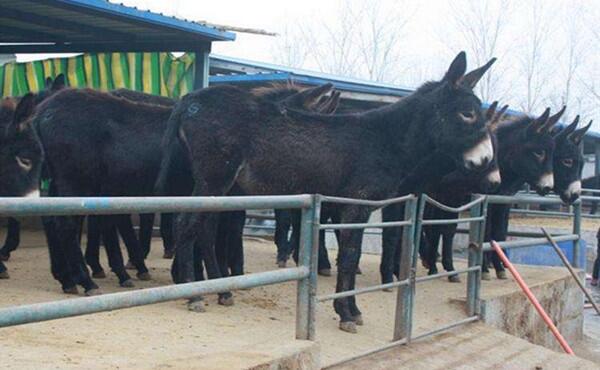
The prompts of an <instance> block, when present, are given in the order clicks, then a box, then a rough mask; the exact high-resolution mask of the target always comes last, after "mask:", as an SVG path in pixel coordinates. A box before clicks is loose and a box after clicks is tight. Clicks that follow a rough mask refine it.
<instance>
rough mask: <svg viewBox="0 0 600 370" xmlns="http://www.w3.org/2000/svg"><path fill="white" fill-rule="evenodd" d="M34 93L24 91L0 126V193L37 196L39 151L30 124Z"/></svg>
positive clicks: (39, 170)
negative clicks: (8, 116) (9, 117)
mask: <svg viewBox="0 0 600 370" xmlns="http://www.w3.org/2000/svg"><path fill="white" fill-rule="evenodd" d="M34 107H35V96H34V95H33V94H27V95H25V96H24V97H23V98H21V101H20V102H19V104H18V105H17V106H16V108H15V110H14V114H13V116H12V119H11V121H9V122H6V123H4V124H3V126H2V127H1V129H2V132H1V134H0V196H4V197H6V196H39V190H38V188H39V180H40V172H41V168H42V160H43V151H42V145H41V143H40V140H39V139H38V137H37V135H36V133H35V131H34V130H33V128H32V127H31V124H30V121H31V115H32V113H33V111H34Z"/></svg>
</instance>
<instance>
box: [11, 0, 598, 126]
mask: <svg viewBox="0 0 600 370" xmlns="http://www.w3.org/2000/svg"><path fill="white" fill-rule="evenodd" d="M111 1H113V0H111ZM114 2H120V3H123V4H125V5H129V6H136V7H138V8H141V9H147V10H151V11H154V12H162V13H164V14H167V15H173V16H176V17H179V18H184V19H189V20H196V21H207V22H209V23H215V24H224V25H231V26H237V27H247V28H255V29H263V30H266V31H270V32H274V33H277V34H278V36H263V35H251V34H245V33H237V39H236V41H234V42H215V43H213V53H215V54H221V55H227V56H234V57H239V58H245V59H250V60H256V61H264V62H270V63H279V64H288V65H290V64H296V65H293V66H294V67H301V68H305V69H314V70H320V71H323V72H330V73H338V74H347V75H351V76H352V77H358V78H364V79H379V80H381V81H383V82H388V83H394V84H397V85H400V86H404V87H416V86H418V85H419V84H420V83H422V82H424V81H426V80H430V79H438V78H440V77H441V76H442V75H443V73H444V71H445V68H446V67H447V65H448V63H449V62H450V61H451V60H452V58H453V56H454V55H456V53H457V52H458V51H460V50H466V51H467V56H468V61H469V67H470V68H474V67H476V66H477V64H483V63H484V62H485V61H487V58H489V55H484V56H483V57H482V56H478V55H475V53H474V49H473V47H472V45H473V44H474V42H475V41H476V40H474V36H473V35H472V34H469V33H468V32H465V27H466V28H470V27H473V28H477V27H482V25H481V24H484V25H485V26H487V28H493V27H491V26H490V24H492V25H495V24H496V23H495V22H498V24H500V25H501V26H502V32H501V33H500V34H499V36H498V38H497V40H496V41H497V42H496V46H495V52H494V56H496V57H498V61H497V62H496V64H495V65H494V66H493V67H492V71H493V75H492V76H490V81H489V82H487V83H489V86H490V88H489V90H488V93H487V95H489V99H488V100H496V99H497V100H500V102H501V103H507V104H509V105H510V106H511V108H513V109H516V110H522V111H529V112H531V113H532V114H535V113H536V112H542V111H543V110H544V109H545V107H547V106H550V107H552V108H553V109H559V108H560V107H561V106H562V105H563V104H564V103H565V102H567V103H568V106H569V109H568V110H567V117H566V118H567V119H572V118H574V116H575V115H576V114H582V116H583V117H582V118H583V120H584V121H585V122H587V121H589V119H592V118H594V116H599V117H598V119H597V120H596V121H597V122H595V124H594V126H593V128H594V129H595V130H596V131H600V47H599V46H598V45H600V1H597V0H522V1H517V0H428V1H417V0H303V1H294V0H252V1H245V0H220V1H197V0H169V1H165V0H115V1H114ZM365 4H367V7H366V8H365ZM471 4H476V6H471ZM371 8H377V12H378V13H377V14H378V15H377V17H378V18H377V23H378V24H379V25H381V24H386V25H387V26H386V28H385V32H384V33H383V34H382V36H378V38H379V39H383V38H385V37H389V35H390V34H393V35H395V36H396V37H395V38H393V39H391V40H392V41H393V42H391V43H390V44H389V45H388V46H389V47H388V49H390V50H392V49H393V53H391V54H393V55H394V56H395V57H394V58H391V59H390V60H391V62H390V63H387V64H389V65H388V66H386V68H385V71H383V72H381V73H379V76H378V77H374V76H373V75H372V73H369V71H368V67H365V66H364V65H363V64H364V63H362V62H361V61H362V60H363V59H361V57H360V56H359V55H358V54H356V55H354V54H353V55H352V58H354V59H352V62H351V63H346V64H350V65H349V66H347V65H346V66H344V67H339V65H338V64H339V63H337V64H336V58H337V57H338V55H337V54H336V53H335V52H332V50H333V49H336V46H339V45H338V44H339V43H341V42H346V43H347V45H346V46H348V45H349V49H350V51H351V52H352V53H354V52H355V51H356V50H359V49H360V48H359V44H360V42H362V41H364V37H366V36H365V35H367V36H368V35H369V31H370V27H371V25H370V24H369V22H368V19H369V14H370V13H369V12H370V11H371V10H372V9H371ZM344 9H346V10H347V9H351V12H352V14H353V15H354V17H355V18H352V20H351V21H350V22H349V23H348V22H346V23H344V22H345V19H346V18H344V14H345V13H344ZM536 12H537V13H536ZM373 13H374V11H373ZM348 30H350V31H348ZM536 30H537V32H536ZM486 32H487V31H486ZM347 34H351V35H352V36H351V37H348V39H347V40H346V39H345V38H344V37H343V35H347ZM332 35H333V36H332ZM386 35H387V36H386ZM476 38H477V36H475V39H476ZM534 38H539V44H540V46H539V50H537V52H538V54H539V55H538V56H537V57H535V58H533V57H532V53H533V50H532V47H531V45H532V42H533V41H532V40H533V39H534ZM573 40H574V41H573ZM384 41H385V40H384ZM488 41H489V40H488ZM569 45H576V49H577V50H576V51H577V58H576V59H577V60H576V62H577V63H575V65H576V70H575V72H574V73H572V74H571V76H572V78H570V79H568V78H567V77H566V76H569V74H568V70H569V68H570V67H571V66H572V65H573V63H569V60H570V59H569V55H571V54H570V53H569V51H570V50H573V49H569ZM384 46H385V45H384ZM480 46H481V45H480ZM481 47H482V48H489V45H483V46H481ZM340 48H341V49H343V48H342V47H340ZM346 48H348V47H346ZM574 49H575V48H574ZM289 50H292V51H294V55H293V56H291V54H292V52H291V51H289ZM297 53H300V54H301V56H300V57H297V55H296V54H297ZM307 53H308V54H310V55H309V56H306V55H307ZM380 54H381V51H380ZM282 55H283V57H282ZM341 57H344V55H342V56H341ZM27 58H28V57H27V56H20V58H19V59H20V60H27ZM329 59H331V60H329ZM478 59H480V60H478ZM483 59H485V60H483ZM531 59H535V63H534V64H535V65H536V66H538V69H537V71H536V73H535V74H534V75H533V77H530V78H528V72H527V71H528V68H530V67H531V65H533V64H532V62H531ZM365 60H366V59H365ZM539 66H543V68H539ZM566 81H569V83H568V84H567V82H566ZM527 86H529V87H530V89H529V91H530V92H531V91H532V90H536V89H538V90H539V92H537V93H533V94H532V93H530V94H527V91H528V89H527ZM566 86H569V88H568V89H567V88H566ZM481 88H482V91H481V94H484V92H483V86H481ZM566 91H568V93H567V92H566ZM594 94H596V95H594Z"/></svg>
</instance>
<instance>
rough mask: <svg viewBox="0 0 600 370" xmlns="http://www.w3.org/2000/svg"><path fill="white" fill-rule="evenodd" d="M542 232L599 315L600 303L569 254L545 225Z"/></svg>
mask: <svg viewBox="0 0 600 370" xmlns="http://www.w3.org/2000/svg"><path fill="white" fill-rule="evenodd" d="M542 232H543V233H544V235H546V239H548V241H549V242H550V245H552V248H554V251H555V252H556V254H558V257H560V260H561V261H562V263H563V264H564V265H565V267H566V268H567V270H569V272H570V273H571V276H573V279H575V282H576V283H577V285H579V288H581V290H582V291H583V294H585V296H586V297H587V299H588V301H590V303H591V304H592V307H594V309H595V310H596V312H597V313H598V315H600V307H598V305H597V304H596V302H595V301H594V298H593V297H592V295H591V294H590V292H589V291H588V290H587V289H586V287H585V285H583V283H582V282H581V280H579V277H578V276H577V273H576V272H575V270H573V267H571V264H570V263H569V260H568V259H567V256H565V254H564V253H563V252H562V250H560V248H559V247H558V245H556V242H555V241H554V239H553V238H552V236H551V235H550V234H548V232H547V231H546V229H544V228H543V227H542Z"/></svg>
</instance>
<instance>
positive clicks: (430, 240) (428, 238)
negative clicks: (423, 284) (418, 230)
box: [421, 226, 440, 275]
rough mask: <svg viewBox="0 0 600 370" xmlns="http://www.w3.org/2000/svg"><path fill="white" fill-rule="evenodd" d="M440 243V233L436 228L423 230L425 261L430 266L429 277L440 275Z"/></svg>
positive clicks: (422, 240)
mask: <svg viewBox="0 0 600 370" xmlns="http://www.w3.org/2000/svg"><path fill="white" fill-rule="evenodd" d="M439 241H440V235H439V231H438V230H437V229H436V228H435V226H429V227H426V228H424V229H423V233H422V236H421V243H425V247H424V249H425V251H426V252H425V254H426V257H425V261H427V265H428V266H429V271H428V275H435V274H437V273H438V269H437V254H438V246H439Z"/></svg>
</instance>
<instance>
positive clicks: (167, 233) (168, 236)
mask: <svg viewBox="0 0 600 370" xmlns="http://www.w3.org/2000/svg"><path fill="white" fill-rule="evenodd" d="M174 220H175V215H174V214H173V213H162V214H161V215H160V236H161V237H162V240H163V248H164V254H163V258H166V259H171V258H173V256H174V255H175V237H174V236H173V222H174Z"/></svg>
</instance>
